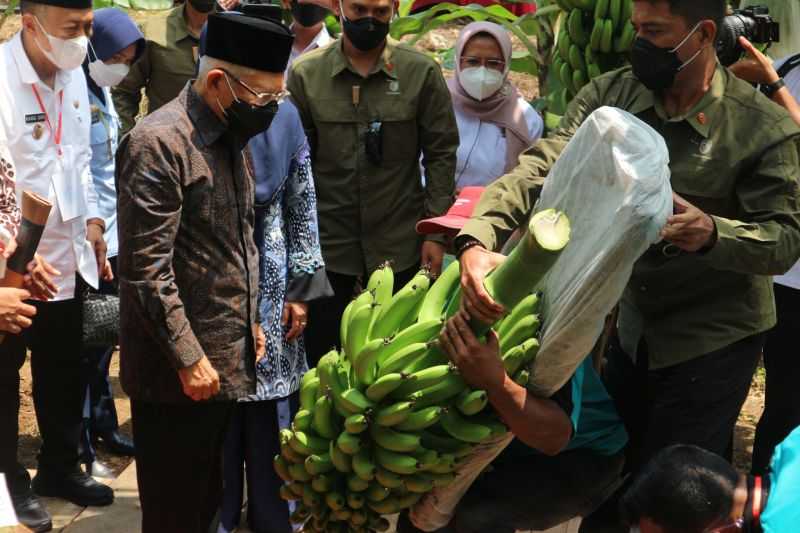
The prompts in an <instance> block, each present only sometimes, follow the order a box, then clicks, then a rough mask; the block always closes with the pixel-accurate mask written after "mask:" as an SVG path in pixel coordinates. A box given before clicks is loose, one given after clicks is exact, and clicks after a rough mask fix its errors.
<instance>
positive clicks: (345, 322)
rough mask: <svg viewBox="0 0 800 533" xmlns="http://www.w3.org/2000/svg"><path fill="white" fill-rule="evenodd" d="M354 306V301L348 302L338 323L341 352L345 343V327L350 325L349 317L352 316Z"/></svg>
mask: <svg viewBox="0 0 800 533" xmlns="http://www.w3.org/2000/svg"><path fill="white" fill-rule="evenodd" d="M355 306H356V299H353V300H350V303H349V304H347V307H345V308H344V313H342V318H341V320H340V321H339V343H340V344H341V345H342V351H343V352H344V351H345V348H346V347H345V345H344V344H345V342H346V341H347V327H348V326H349V325H350V315H352V314H353V308H354V307H355Z"/></svg>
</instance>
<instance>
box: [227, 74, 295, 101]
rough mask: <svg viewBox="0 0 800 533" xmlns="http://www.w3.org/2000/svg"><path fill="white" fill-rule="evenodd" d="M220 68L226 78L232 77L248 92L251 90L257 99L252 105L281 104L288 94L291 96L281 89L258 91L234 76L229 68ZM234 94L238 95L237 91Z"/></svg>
mask: <svg viewBox="0 0 800 533" xmlns="http://www.w3.org/2000/svg"><path fill="white" fill-rule="evenodd" d="M220 70H222V72H224V73H225V76H226V80H227V77H230V78H232V79H233V81H235V82H236V83H238V84H239V85H241V86H242V87H244V89H245V90H246V91H247V92H249V93H250V94H252V95H253V97H254V98H255V100H253V101H252V102H250V103H251V104H252V105H255V106H258V107H264V106H265V105H269V104H271V103H273V102H274V103H276V104H280V103H282V102H283V101H284V100H285V99H286V97H287V96H289V91H280V92H277V93H260V92H258V91H256V90H254V89H252V88H251V87H249V86H248V85H247V84H246V83H245V82H243V81H242V80H240V79H239V78H237V77H236V76H234V75H233V74H231V73H230V72H228V71H227V70H224V69H220ZM228 87H230V82H228ZM230 89H231V92H233V87H230ZM234 96H236V94H235V93H234Z"/></svg>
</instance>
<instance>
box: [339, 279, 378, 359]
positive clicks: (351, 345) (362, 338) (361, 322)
mask: <svg viewBox="0 0 800 533" xmlns="http://www.w3.org/2000/svg"><path fill="white" fill-rule="evenodd" d="M364 295H366V296H364ZM362 297H363V300H364V301H365V302H366V303H365V304H360V305H359V304H356V307H355V308H353V311H352V313H351V316H350V324H348V326H347V347H346V348H345V349H344V353H345V357H347V358H348V359H349V360H350V361H355V360H356V356H357V355H358V353H359V352H360V351H361V349H362V348H363V347H364V344H365V343H366V342H367V335H368V334H369V325H370V323H371V321H372V312H373V311H374V310H375V307H374V305H373V303H374V301H373V295H372V292H370V291H364V292H363V293H362V294H361V296H359V297H358V298H356V301H359V300H361V299H362Z"/></svg>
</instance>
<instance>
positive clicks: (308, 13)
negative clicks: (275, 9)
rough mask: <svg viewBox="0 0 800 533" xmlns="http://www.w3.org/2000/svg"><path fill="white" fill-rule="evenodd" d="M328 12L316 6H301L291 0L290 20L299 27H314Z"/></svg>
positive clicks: (295, 0) (294, 0)
mask: <svg viewBox="0 0 800 533" xmlns="http://www.w3.org/2000/svg"><path fill="white" fill-rule="evenodd" d="M328 13H329V11H328V10H327V9H325V8H324V7H322V6H318V5H316V4H301V3H299V2H298V1H297V0H292V18H293V19H294V21H295V22H296V23H298V24H299V25H301V26H303V27H305V28H310V27H311V26H316V25H317V24H319V23H320V22H322V21H323V20H325V17H327V16H328Z"/></svg>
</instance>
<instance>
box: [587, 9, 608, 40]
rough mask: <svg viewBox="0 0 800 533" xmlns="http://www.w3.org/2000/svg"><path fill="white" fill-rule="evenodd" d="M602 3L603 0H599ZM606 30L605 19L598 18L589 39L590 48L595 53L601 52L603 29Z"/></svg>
mask: <svg viewBox="0 0 800 533" xmlns="http://www.w3.org/2000/svg"><path fill="white" fill-rule="evenodd" d="M597 1H598V2H602V1H603V0H597ZM604 28H605V21H604V19H598V18H596V19H595V21H594V28H592V35H591V36H590V37H589V48H591V49H592V50H593V51H595V52H599V51H600V43H601V42H602V40H603V29H604Z"/></svg>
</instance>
